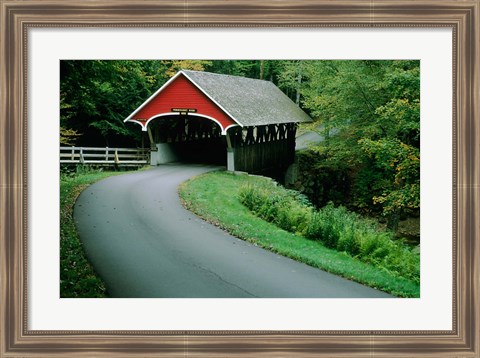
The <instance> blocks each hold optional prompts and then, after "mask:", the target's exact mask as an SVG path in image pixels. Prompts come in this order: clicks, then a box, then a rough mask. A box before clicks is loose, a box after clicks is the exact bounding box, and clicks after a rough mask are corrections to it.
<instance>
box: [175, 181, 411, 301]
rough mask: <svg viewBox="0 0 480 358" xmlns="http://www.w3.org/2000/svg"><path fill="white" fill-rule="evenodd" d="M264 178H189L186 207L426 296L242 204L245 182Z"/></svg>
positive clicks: (246, 235)
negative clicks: (241, 190) (293, 231)
mask: <svg viewBox="0 0 480 358" xmlns="http://www.w3.org/2000/svg"><path fill="white" fill-rule="evenodd" d="M258 180H259V178H258V177H255V176H248V175H234V174H231V173H227V172H211V173H207V174H203V175H200V176H198V177H196V178H193V179H191V180H189V181H187V182H185V183H183V184H182V185H181V186H180V187H179V194H180V197H181V199H182V201H183V203H184V205H185V207H187V208H188V209H190V210H192V211H193V212H194V213H196V214H197V215H199V216H200V217H202V218H204V219H205V220H207V221H209V222H211V223H213V224H214V225H217V226H219V227H221V228H222V229H224V230H226V231H228V232H230V233H231V234H232V235H234V236H236V237H239V238H241V239H243V240H247V241H249V242H251V243H254V244H256V245H258V246H260V247H263V248H266V249H268V250H270V251H273V252H276V253H278V254H281V255H284V256H287V257H290V258H292V259H295V260H297V261H301V262H304V263H306V264H308V265H310V266H313V267H318V268H320V269H323V270H325V271H328V272H331V273H334V274H337V275H340V276H343V277H345V278H348V279H351V280H353V281H357V282H360V283H363V284H365V285H368V286H370V287H374V288H377V289H379V290H382V291H385V292H389V293H391V294H393V295H395V296H399V297H420V286H419V285H418V284H417V283H415V282H413V281H410V280H407V279H404V278H401V277H396V276H394V275H392V274H391V273H390V272H387V271H385V270H381V269H378V268H375V267H373V266H371V265H368V264H366V263H363V262H361V261H359V260H357V259H355V258H353V257H351V256H349V255H348V254H346V253H344V252H339V251H336V250H333V249H328V248H326V247H325V246H323V245H322V243H321V242H319V241H313V240H309V239H306V238H304V237H302V236H299V235H296V234H292V233H289V232H287V231H284V230H282V229H280V228H278V227H277V226H275V225H273V224H271V223H268V222H266V221H264V220H262V219H260V218H258V217H256V216H255V215H253V214H252V213H251V212H250V211H249V210H248V209H247V208H246V207H245V206H244V205H242V204H241V203H240V201H239V198H238V191H239V188H240V187H241V186H242V185H244V184H247V183H250V184H252V185H255V183H256V181H258Z"/></svg>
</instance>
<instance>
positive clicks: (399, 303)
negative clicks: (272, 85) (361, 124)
mask: <svg viewBox="0 0 480 358" xmlns="http://www.w3.org/2000/svg"><path fill="white" fill-rule="evenodd" d="M0 4H1V27H2V29H1V46H2V56H1V63H0V65H1V67H0V70H1V77H2V82H1V83H2V87H1V88H2V89H1V106H0V108H1V113H2V115H1V117H0V121H1V122H0V125H1V131H0V133H1V134H2V140H1V141H0V148H1V152H0V163H1V170H0V180H1V197H0V205H1V210H0V212H1V213H2V214H1V221H0V222H1V225H0V227H1V234H0V235H1V236H0V238H1V245H2V249H1V250H0V267H1V271H0V285H1V298H0V305H1V311H0V312H1V313H0V333H1V334H0V356H2V357H3V356H4V357H24V356H30V355H35V356H45V357H49V356H53V355H55V356H62V357H63V356H64V357H74V356H100V355H102V356H112V357H113V356H139V357H140V356H142V357H145V356H147V357H149V356H152V357H154V356H167V357H170V356H172V357H175V356H179V357H180V356H182V357H185V356H199V357H201V356H205V357H215V356H229V357H230V356H232V357H235V356H292V357H301V356H328V357H345V356H348V357H350V356H359V357H361V356H392V357H394V356H413V357H416V356H419V357H420V356H432V357H433V356H435V357H437V356H439V357H476V356H478V355H479V354H480V346H479V339H480V334H479V332H480V330H479V318H480V317H479V309H478V308H479V307H478V301H479V291H478V290H479V287H478V282H479V281H478V280H479V277H478V257H479V256H480V252H479V230H478V227H479V220H478V217H479V214H480V212H479V192H478V188H479V185H480V182H479V175H478V160H479V157H480V149H479V146H478V138H480V130H479V113H478V112H479V110H478V108H479V106H480V103H479V92H478V88H479V73H480V72H479V70H480V60H479V52H480V50H479V48H480V46H479V38H478V36H479V35H478V34H479V33H480V25H479V16H480V3H479V2H478V1H477V0H465V1H453V0H421V1H409V0H396V1H394V0H391V1H389V0H385V1H363V0H359V1H328V0H318V1H313V0H312V1H310V0H305V1H303V0H302V1H280V2H268V1H265V2H264V1H249V0H241V1H231V2H215V1H203V0H198V1H193V0H192V1H186V2H181V3H179V2H175V1H163V0H145V1H136V2H132V3H128V2H125V1H120V0H118V1H117V0H110V1H108V0H106V1H92V2H88V3H86V2H81V1H30V0H26V1H19V0H11V1H8V0H0ZM167 59H168V60H180V59H193V60H237V59H238V60H241V59H265V60H306V61H307V60H359V59H361V60H415V61H417V62H416V63H417V64H418V63H419V64H420V66H419V68H420V75H419V76H420V88H421V89H420V97H421V103H422V106H421V109H420V117H421V119H420V127H421V138H422V139H421V143H420V144H419V146H420V147H421V152H422V164H421V167H420V176H421V184H420V196H421V198H422V211H421V213H420V218H421V228H420V231H421V235H422V245H421V261H420V262H421V264H420V265H421V270H420V271H421V287H420V294H419V295H417V296H414V297H415V298H382V299H377V300H373V299H326V298H323V299H320V298H318V299H317V298H315V299H299V298H293V299H257V298H255V299H240V298H229V299H220V298H218V299H195V298H181V299H174V298H169V299H156V298H150V299H147V298H141V299H140V298H131V299H130V298H129V299H127V298H115V299H113V298H101V299H96V298H82V299H80V298H61V296H60V294H59V287H58V283H59V281H60V272H59V257H58V252H59V235H60V233H59V225H58V218H59V208H58V202H59V193H58V188H59V183H58V179H56V178H58V177H59V165H58V155H59V153H58V147H59V143H58V133H59V126H60V114H59V113H60V103H61V99H60V93H59V92H60V91H59V88H60V86H61V83H60V66H61V64H62V63H63V64H66V63H71V62H72V61H77V60H87V61H88V60H142V61H145V60H167ZM69 61H70V62H69ZM187 72H188V71H187ZM194 75H195V74H190V76H194ZM175 78H176V77H175ZM199 80H202V79H201V78H200V79H199ZM174 107H175V108H172V111H171V112H172V113H175V115H184V116H186V115H187V114H189V113H190V116H195V115H196V114H197V112H196V111H197V108H195V109H193V108H187V107H185V108H184V107H181V106H174ZM131 110H132V111H134V110H135V108H132V109H131ZM177 112H178V113H177ZM135 113H136V112H134V113H132V115H133V114H135ZM227 124H228V123H227ZM225 126H226V127H227V125H225ZM145 127H146V126H145ZM226 131H227V129H225V132H226ZM106 155H107V157H108V154H106ZM115 155H116V154H115ZM73 156H74V154H72V158H73ZM107 159H108V158H107ZM115 160H116V159H115Z"/></svg>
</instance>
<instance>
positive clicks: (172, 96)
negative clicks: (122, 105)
mask: <svg viewBox="0 0 480 358" xmlns="http://www.w3.org/2000/svg"><path fill="white" fill-rule="evenodd" d="M172 108H194V109H196V110H197V112H196V113H195V114H197V115H204V116H209V117H212V118H215V119H216V120H217V121H218V122H220V124H221V125H222V127H223V128H222V129H226V128H227V127H228V126H229V125H232V124H235V122H234V121H233V119H232V118H230V117H229V116H228V115H227V114H226V113H225V112H223V110H222V109H220V107H218V106H217V105H216V104H215V103H213V102H212V101H211V100H210V99H209V98H208V97H207V96H206V95H205V94H204V93H203V92H202V91H200V90H199V89H198V88H197V87H196V86H195V85H193V84H192V83H191V82H190V81H189V80H188V79H187V78H186V77H185V76H184V75H180V76H178V77H177V78H176V79H174V80H173V81H172V82H171V83H170V84H169V85H168V86H167V87H165V88H164V89H163V90H162V91H161V92H160V93H158V94H157V96H156V97H154V98H153V99H152V100H151V101H150V102H149V103H148V104H147V105H146V106H145V107H143V108H142V109H141V110H140V111H138V113H136V114H135V115H134V116H133V118H132V119H135V120H138V121H141V122H145V121H147V120H148V119H149V118H151V117H153V116H155V115H158V114H165V113H171V110H172ZM160 120H161V118H160ZM205 120H208V119H205Z"/></svg>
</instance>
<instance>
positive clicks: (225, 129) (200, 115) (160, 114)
mask: <svg viewBox="0 0 480 358" xmlns="http://www.w3.org/2000/svg"><path fill="white" fill-rule="evenodd" d="M180 115H182V114H181V113H177V112H165V113H158V114H155V115H153V116H151V117H150V118H149V119H147V121H146V122H145V126H144V128H145V129H143V130H144V131H146V130H147V127H148V124H149V123H150V122H151V121H153V120H154V119H156V118H158V117H166V116H180ZM190 116H193V117H200V118H207V119H210V120H211V121H213V122H215V123H216V124H218V126H219V127H220V129H221V130H222V135H226V134H227V130H228V129H229V128H231V127H233V126H238V124H236V123H233V124H230V125H228V126H227V127H226V128H223V126H222V124H221V123H220V122H219V121H218V120H217V119H215V118H213V117H210V116H207V115H205V114H198V113H188V115H187V117H190ZM131 121H134V119H132V120H131ZM142 127H143V125H142Z"/></svg>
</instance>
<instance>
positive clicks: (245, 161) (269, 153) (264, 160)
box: [233, 139, 295, 173]
mask: <svg viewBox="0 0 480 358" xmlns="http://www.w3.org/2000/svg"><path fill="white" fill-rule="evenodd" d="M233 150H234V153H235V170H238V171H243V172H248V173H262V172H267V171H269V170H274V169H286V168H287V167H288V166H289V165H290V164H292V163H293V160H294V157H295V141H293V143H292V141H291V140H288V139H284V140H277V141H273V142H265V143H257V144H252V145H245V146H242V147H235V148H234V149H233Z"/></svg>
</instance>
